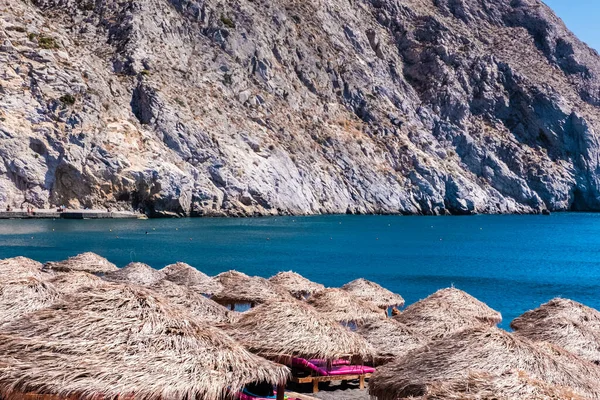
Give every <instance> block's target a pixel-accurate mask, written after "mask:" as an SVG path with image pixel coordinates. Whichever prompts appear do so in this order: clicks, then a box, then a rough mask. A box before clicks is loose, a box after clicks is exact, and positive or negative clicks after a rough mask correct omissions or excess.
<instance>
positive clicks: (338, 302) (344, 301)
mask: <svg viewBox="0 0 600 400" xmlns="http://www.w3.org/2000/svg"><path fill="white" fill-rule="evenodd" d="M308 304H310V305H311V306H313V307H314V308H315V309H317V311H319V312H320V313H321V314H323V315H324V316H326V317H327V318H330V319H333V320H334V321H338V322H341V323H344V324H361V323H363V322H366V321H370V320H374V319H382V318H385V317H386V314H385V312H384V311H382V310H381V309H379V307H377V306H376V305H375V304H373V303H370V302H368V301H364V300H361V299H359V298H358V297H356V296H354V295H353V294H351V293H349V292H347V291H345V290H342V289H325V290H323V291H321V292H318V293H315V294H314V295H313V296H311V297H310V298H309V299H308Z"/></svg>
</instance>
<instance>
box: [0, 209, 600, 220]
mask: <svg viewBox="0 0 600 400" xmlns="http://www.w3.org/2000/svg"><path fill="white" fill-rule="evenodd" d="M567 213H573V214H585V213H590V214H596V213H598V211H555V212H552V214H567ZM482 215H490V216H510V215H522V216H527V215H531V216H534V215H535V216H540V217H541V216H549V215H551V214H542V213H504V214H502V213H490V214H468V215H467V214H446V215H430V214H403V213H397V214H391V213H365V214H344V213H339V214H335V213H333V214H329V213H325V214H265V215H245V216H240V215H235V214H232V215H222V214H205V215H179V214H176V213H160V214H154V215H147V214H140V213H136V212H133V211H102V210H67V211H63V212H58V211H55V210H46V209H39V210H34V212H33V214H31V213H28V212H27V211H21V210H19V211H0V220H7V219H179V218H181V219H202V218H215V219H260V218H278V217H323V216H355V217H360V216H384V217H385V216H395V217H440V218H442V217H449V218H452V217H459V218H460V217H467V218H468V217H477V216H482Z"/></svg>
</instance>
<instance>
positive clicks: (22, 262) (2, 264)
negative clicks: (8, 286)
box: [0, 257, 47, 282]
mask: <svg viewBox="0 0 600 400" xmlns="http://www.w3.org/2000/svg"><path fill="white" fill-rule="evenodd" d="M31 276H34V277H36V278H38V279H44V277H46V276H47V274H44V273H43V272H42V263H39V262H37V261H35V260H32V259H30V258H26V257H13V258H5V259H3V260H0V282H2V281H6V280H11V279H15V278H19V277H31Z"/></svg>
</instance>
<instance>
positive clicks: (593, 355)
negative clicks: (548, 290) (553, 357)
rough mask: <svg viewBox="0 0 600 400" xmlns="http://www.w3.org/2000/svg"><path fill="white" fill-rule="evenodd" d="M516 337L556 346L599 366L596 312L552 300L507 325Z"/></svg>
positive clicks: (598, 314)
mask: <svg viewBox="0 0 600 400" xmlns="http://www.w3.org/2000/svg"><path fill="white" fill-rule="evenodd" d="M510 326H511V328H512V329H513V330H514V331H515V334H516V335H519V336H522V337H526V338H528V339H531V340H533V341H536V342H548V343H552V344H555V345H557V346H560V347H562V348H564V349H566V350H568V351H570V352H572V353H574V354H577V355H578V356H580V357H583V358H585V359H586V360H589V361H592V362H594V363H596V364H600V312H598V311H597V310H595V309H593V308H590V307H587V306H584V305H583V304H580V303H577V302H574V301H572V300H566V299H554V300H551V301H550V302H548V303H546V304H543V305H542V306H540V307H539V308H537V309H535V310H533V311H528V312H526V313H525V314H523V315H521V316H520V317H518V318H516V319H515V320H514V321H512V323H511V324H510Z"/></svg>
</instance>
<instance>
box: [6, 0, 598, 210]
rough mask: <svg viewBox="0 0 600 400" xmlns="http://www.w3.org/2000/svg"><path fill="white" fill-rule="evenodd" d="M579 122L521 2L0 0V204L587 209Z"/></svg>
mask: <svg viewBox="0 0 600 400" xmlns="http://www.w3.org/2000/svg"><path fill="white" fill-rule="evenodd" d="M598 115H600V57H599V56H598V54H597V53H596V52H595V51H593V50H591V49H589V48H588V47H587V46H586V45H584V44H583V43H581V42H580V41H579V40H578V39H577V38H576V37H575V36H574V35H573V34H572V33H570V32H569V31H568V30H567V29H566V28H565V26H564V25H563V23H562V22H561V21H560V20H559V19H558V18H557V17H556V16H555V15H554V14H553V13H552V11H551V10H550V9H549V8H548V7H546V6H545V5H544V4H542V3H541V2H540V1H538V0H277V1H274V0H228V1H221V0H32V1H23V0H0V207H6V205H7V204H12V205H14V206H20V205H21V204H22V203H23V202H28V203H30V204H33V205H35V206H37V207H49V206H54V205H61V204H65V205H69V206H71V207H103V206H108V207H111V208H113V209H115V208H118V209H132V208H133V209H138V208H141V209H144V210H146V211H147V212H150V213H155V214H160V213H162V212H165V211H172V212H177V213H181V214H189V213H192V214H201V215H222V214H227V215H255V214H278V213H294V214H304V213H344V212H360V213H376V212H383V213H425V214H441V213H455V214H464V213H474V212H482V213H503V212H537V211H540V210H542V209H545V208H548V209H551V210H569V209H575V210H600V179H599V178H600V169H599V167H600V143H599V141H598V135H597V134H596V131H597V130H598V129H600V121H599V117H598Z"/></svg>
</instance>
